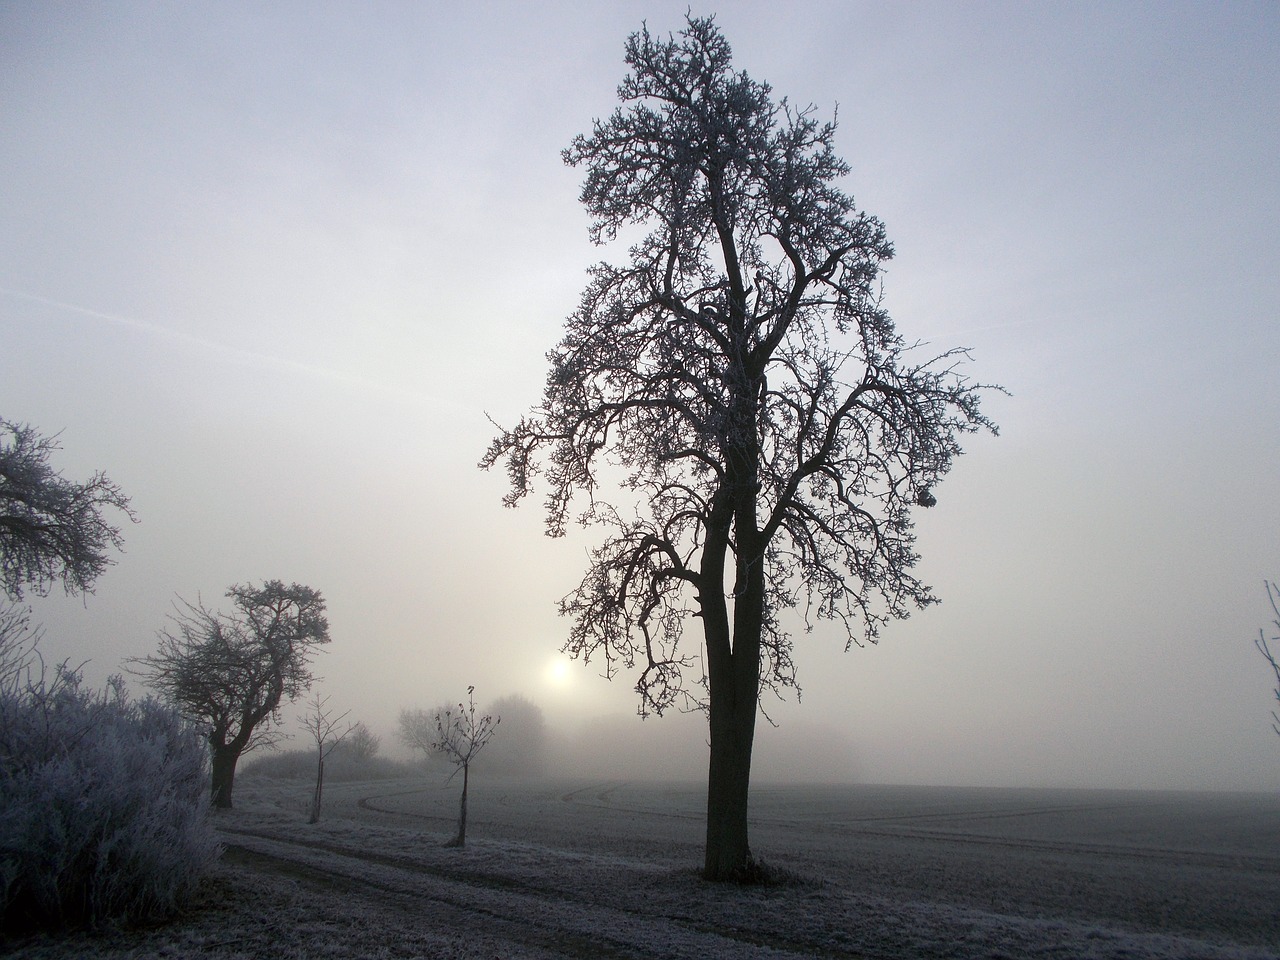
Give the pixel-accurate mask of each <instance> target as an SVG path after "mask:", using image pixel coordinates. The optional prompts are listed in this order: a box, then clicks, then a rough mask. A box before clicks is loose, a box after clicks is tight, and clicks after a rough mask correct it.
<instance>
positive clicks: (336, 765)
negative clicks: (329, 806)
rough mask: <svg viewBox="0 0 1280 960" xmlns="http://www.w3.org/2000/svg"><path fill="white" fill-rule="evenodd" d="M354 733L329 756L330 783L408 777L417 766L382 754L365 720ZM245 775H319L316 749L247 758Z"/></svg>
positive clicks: (299, 777)
mask: <svg viewBox="0 0 1280 960" xmlns="http://www.w3.org/2000/svg"><path fill="white" fill-rule="evenodd" d="M352 734H353V735H352V736H349V737H348V738H347V739H346V740H343V741H342V742H341V743H339V744H338V745H337V746H336V747H334V748H333V750H332V751H331V752H330V753H329V754H328V755H327V756H326V757H325V761H324V779H325V782H326V783H350V782H351V781H354V780H392V779H394V778H396V777H404V776H408V775H409V774H410V773H411V772H412V770H413V768H412V767H410V766H409V765H407V764H404V763H399V762H397V761H395V760H390V759H388V758H387V757H382V756H379V755H378V747H379V738H378V737H376V736H374V735H373V734H372V733H370V732H369V730H368V728H367V727H365V725H364V724H363V723H358V724H356V729H355V730H354V731H352ZM243 772H244V775H245V776H249V777H270V778H271V779H274V780H312V781H314V780H315V778H316V752H315V750H314V749H311V750H281V751H278V752H273V753H264V754H261V755H259V756H256V757H254V758H253V759H251V760H249V761H247V762H246V763H245V765H244V771H243Z"/></svg>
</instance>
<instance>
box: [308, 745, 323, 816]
mask: <svg viewBox="0 0 1280 960" xmlns="http://www.w3.org/2000/svg"><path fill="white" fill-rule="evenodd" d="M323 790H324V756H323V755H321V757H320V759H319V760H317V761H316V792H315V795H314V796H312V798H311V816H310V818H309V819H308V820H307V822H308V823H319V822H320V796H321V793H322V791H323Z"/></svg>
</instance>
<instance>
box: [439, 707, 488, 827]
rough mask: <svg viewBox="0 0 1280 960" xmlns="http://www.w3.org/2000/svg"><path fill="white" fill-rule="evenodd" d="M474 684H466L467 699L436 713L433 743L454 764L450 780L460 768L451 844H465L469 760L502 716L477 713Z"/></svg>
mask: <svg viewBox="0 0 1280 960" xmlns="http://www.w3.org/2000/svg"><path fill="white" fill-rule="evenodd" d="M475 692H476V688H475V687H467V703H465V704H462V703H460V704H458V706H457V709H454V708H453V707H446V708H445V709H443V710H439V711H437V712H436V715H435V727H436V734H435V738H434V740H433V741H432V747H433V749H435V750H438V751H439V752H440V753H442V754H443V755H444V756H445V757H447V758H448V759H449V761H450V762H451V763H452V764H453V768H454V769H453V773H452V774H450V775H449V779H450V780H452V779H453V778H454V777H455V776H457V775H458V771H459V770H461V771H462V802H461V806H460V808H459V811H458V835H457V836H456V837H454V838H453V839H452V840H450V841H449V844H448V845H449V846H451V847H464V846H466V844H467V785H468V780H469V779H470V774H471V761H472V760H474V759H475V758H476V754H478V753H479V752H480V751H481V750H483V749H484V746H485V744H487V743H488V742H489V741H490V740H491V739H493V734H494V731H495V730H496V729H497V727H498V724H499V723H501V722H502V718H501V717H495V716H493V715H492V714H484V715H483V716H480V717H477V716H476V698H475Z"/></svg>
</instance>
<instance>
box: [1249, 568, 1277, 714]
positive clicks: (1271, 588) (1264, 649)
mask: <svg viewBox="0 0 1280 960" xmlns="http://www.w3.org/2000/svg"><path fill="white" fill-rule="evenodd" d="M1263 586H1265V587H1266V588H1267V600H1268V601H1270V603H1271V613H1272V614H1273V615H1274V619H1273V620H1272V621H1271V624H1272V626H1274V627H1275V629H1276V631H1277V633H1276V635H1275V636H1273V637H1272V638H1271V639H1272V640H1273V641H1275V642H1276V643H1280V587H1277V586H1276V584H1275V583H1274V582H1271V581H1266V580H1264V581H1263ZM1253 643H1254V646H1256V647H1257V648H1258V650H1259V652H1260V653H1261V654H1262V655H1263V656H1264V657H1266V658H1267V663H1269V664H1271V670H1272V672H1274V673H1275V675H1276V689H1275V694H1276V701H1277V702H1280V663H1277V662H1276V658H1275V656H1274V655H1273V654H1272V653H1271V646H1270V644H1268V643H1267V635H1266V632H1265V631H1262V630H1259V631H1258V639H1257V640H1255V641H1253ZM1271 726H1272V729H1274V730H1275V732H1276V733H1278V734H1280V714H1277V713H1276V712H1275V711H1274V710H1272V711H1271Z"/></svg>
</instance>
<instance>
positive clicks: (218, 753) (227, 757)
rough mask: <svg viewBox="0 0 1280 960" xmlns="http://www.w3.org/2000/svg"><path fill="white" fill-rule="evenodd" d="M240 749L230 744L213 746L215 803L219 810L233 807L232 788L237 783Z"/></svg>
mask: <svg viewBox="0 0 1280 960" xmlns="http://www.w3.org/2000/svg"><path fill="white" fill-rule="evenodd" d="M239 759H240V751H239V750H236V749H234V748H233V747H229V746H216V745H215V746H214V748H213V805H214V807H215V808H216V809H218V810H230V809H231V788H232V787H233V786H234V785H235V779H236V761H237V760H239Z"/></svg>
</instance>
